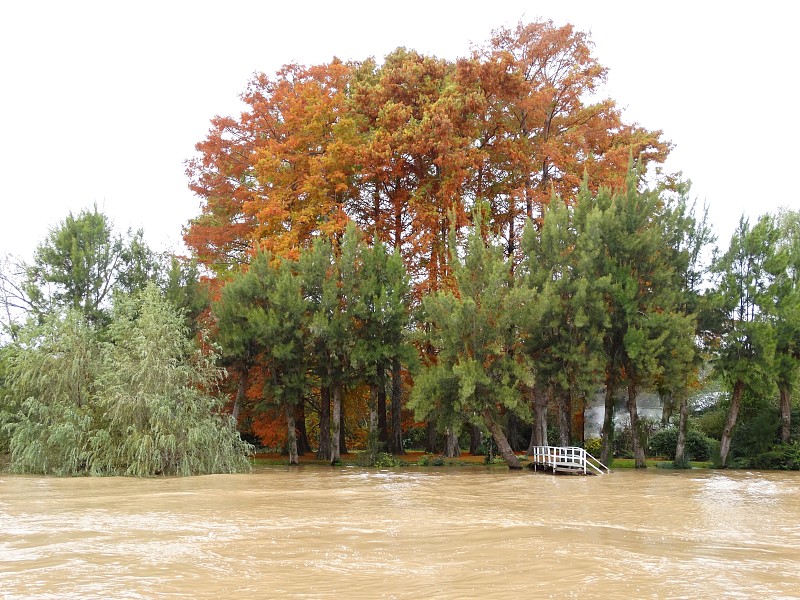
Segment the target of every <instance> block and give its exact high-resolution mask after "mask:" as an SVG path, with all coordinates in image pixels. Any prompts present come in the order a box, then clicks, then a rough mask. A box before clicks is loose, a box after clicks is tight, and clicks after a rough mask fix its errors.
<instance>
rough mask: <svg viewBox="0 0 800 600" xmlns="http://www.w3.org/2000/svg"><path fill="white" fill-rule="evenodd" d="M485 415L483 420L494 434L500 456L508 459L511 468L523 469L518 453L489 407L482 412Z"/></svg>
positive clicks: (507, 462)
mask: <svg viewBox="0 0 800 600" xmlns="http://www.w3.org/2000/svg"><path fill="white" fill-rule="evenodd" d="M481 416H482V417H483V422H484V424H485V425H486V429H488V430H489V433H491V434H492V437H493V438H494V443H495V444H497V450H498V451H499V452H500V456H502V457H503V459H504V460H505V461H506V464H507V465H508V468H509V469H521V468H522V465H521V464H520V463H519V459H518V458H517V455H516V454H514V451H513V450H512V449H511V445H510V444H509V443H508V440H507V439H506V436H505V434H504V433H503V428H502V427H500V425H498V423H497V421H495V420H494V419H493V418H492V413H490V412H489V409H488V408H487V409H486V410H484V411H483V412H482V413H481Z"/></svg>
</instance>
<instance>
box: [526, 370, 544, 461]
mask: <svg viewBox="0 0 800 600" xmlns="http://www.w3.org/2000/svg"><path fill="white" fill-rule="evenodd" d="M531 393H532V394H533V428H532V430H531V443H530V445H529V446H528V456H531V455H533V447H534V446H547V391H546V390H545V388H544V387H543V386H541V385H539V384H535V385H534V386H533V388H532V390H531Z"/></svg>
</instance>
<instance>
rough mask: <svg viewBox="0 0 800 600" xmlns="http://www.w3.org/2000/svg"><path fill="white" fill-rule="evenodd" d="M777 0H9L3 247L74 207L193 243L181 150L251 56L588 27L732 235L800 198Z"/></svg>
mask: <svg viewBox="0 0 800 600" xmlns="http://www.w3.org/2000/svg"><path fill="white" fill-rule="evenodd" d="M795 6H796V3H795V2H793V1H790V0H786V1H782V2H773V1H770V0H767V1H762V2H757V3H755V2H748V3H739V2H735V1H734V2H707V1H700V0H694V1H692V2H683V1H677V2H676V1H671V2H668V1H661V2H648V1H641V0H640V1H638V2H627V1H619V2H610V1H609V2H598V1H597V0H594V1H575V2H569V1H561V2H553V1H552V0H548V1H547V2H544V1H540V0H536V1H528V2H522V1H508V2H506V1H503V0H493V1H488V2H480V3H478V2H474V3H473V2H469V1H461V2H443V1H436V0H427V1H417V0H405V1H403V2H392V3H388V2H380V1H375V0H373V1H364V2H356V1H345V0H339V1H328V2H313V1H306V2H303V1H296V2H281V3H277V2H270V1H266V0H264V1H262V2H254V1H236V0H228V1H226V2H222V1H220V2H201V1H194V2H179V1H166V0H162V1H159V2H150V1H148V0H140V1H138V2H112V1H102V2H81V1H69V2H66V1H65V2H62V1H58V2H56V1H53V2H41V1H36V0H27V1H25V0H8V1H3V2H1V3H0V115H2V134H1V135H0V254H5V253H12V254H14V255H17V256H20V257H22V258H24V259H26V260H27V259H29V258H30V256H31V255H32V252H33V249H34V248H35V246H36V244H37V243H38V242H40V241H41V240H42V239H43V238H44V236H45V235H46V234H47V231H48V229H49V228H52V227H54V226H56V225H57V224H58V223H59V222H60V221H61V220H62V219H63V218H64V217H65V216H66V215H67V213H68V212H69V211H73V212H74V213H77V212H79V211H80V210H81V209H82V208H86V207H91V206H92V205H93V204H94V203H96V204H97V205H98V207H99V208H100V209H101V210H102V211H103V212H105V213H106V214H108V215H110V216H111V218H112V220H113V221H114V224H115V226H116V228H117V229H118V230H125V229H127V228H129V227H132V228H134V229H136V228H139V227H141V228H143V229H144V231H145V237H146V239H147V240H148V242H149V243H150V245H151V246H153V247H154V248H156V249H180V248H181V246H180V244H181V242H180V232H181V228H182V226H183V225H184V224H185V223H186V222H187V221H188V220H189V219H190V218H192V217H193V216H195V215H197V214H198V213H199V207H200V203H199V199H197V198H196V197H194V196H193V195H192V194H191V193H190V192H189V191H188V189H187V178H186V176H185V173H184V164H183V162H184V160H185V159H187V158H189V157H191V156H192V155H193V153H194V145H195V143H197V142H198V141H200V140H201V139H203V137H204V136H205V134H206V132H207V131H208V127H209V119H211V118H212V117H213V116H214V115H216V114H238V112H239V111H240V108H241V107H240V104H239V100H238V95H239V94H240V92H242V90H243V89H244V87H245V85H246V83H247V81H248V79H249V78H250V76H251V74H252V73H253V72H256V71H264V72H266V73H268V74H271V73H274V72H275V71H276V70H277V69H278V68H279V67H280V66H281V65H283V64H285V63H288V62H299V63H302V64H314V63H321V62H325V61H328V60H330V59H331V58H332V57H333V56H334V55H336V56H338V57H339V58H342V59H344V60H348V59H355V60H358V59H364V58H366V57H368V56H375V57H377V58H381V57H383V56H384V55H386V54H387V53H388V52H390V51H391V50H393V49H394V48H396V47H397V46H406V47H408V48H413V49H416V50H418V51H420V52H424V53H429V54H435V55H437V56H440V57H443V58H449V59H455V58H456V57H458V56H465V55H466V54H467V53H468V52H469V49H470V45H471V44H477V43H482V42H483V41H485V40H486V39H488V37H489V36H490V32H491V30H492V29H494V28H497V27H499V26H514V25H515V24H516V23H517V21H519V20H520V19H522V20H524V21H532V20H534V19H536V18H539V17H541V18H546V19H552V20H553V21H554V22H555V23H556V24H557V25H561V24H564V23H567V22H569V23H572V24H574V25H575V26H576V27H577V28H578V29H580V30H583V31H588V32H590V34H591V39H592V40H593V42H594V44H595V56H596V57H597V58H598V59H599V61H600V62H601V63H602V64H604V65H605V66H607V67H608V68H609V70H610V72H609V79H608V84H607V86H606V88H607V89H606V94H607V95H608V96H610V97H612V98H614V99H615V100H616V101H617V102H618V104H619V105H620V106H621V107H623V108H624V110H625V113H624V114H625V117H626V119H627V120H629V121H635V122H638V123H639V124H641V125H643V126H645V127H648V128H650V129H662V130H664V133H665V137H666V138H667V139H669V140H671V141H672V142H673V143H674V144H675V150H674V151H673V153H672V156H671V158H670V160H669V162H668V165H667V166H668V168H669V169H671V170H673V171H677V170H680V171H683V173H684V174H685V176H687V177H689V178H690V179H691V180H692V181H693V184H694V186H693V195H694V196H696V197H697V198H698V199H699V200H700V201H701V202H702V201H707V202H708V204H709V206H710V215H711V218H712V222H713V224H714V225H715V228H716V230H717V232H718V233H719V235H720V244H721V245H723V246H727V241H728V239H729V237H730V234H731V232H732V231H733V228H734V227H735V225H736V223H737V222H738V218H739V215H740V214H742V212H744V213H746V214H747V215H748V216H749V217H750V218H755V217H757V216H758V215H759V214H761V213H763V212H767V211H775V210H776V209H777V208H778V207H779V206H786V207H789V208H792V209H800V193H798V187H797V185H796V174H797V173H798V171H797V168H796V161H797V151H796V144H797V141H798V140H800V108H798V93H797V91H798V85H800V83H798V81H800V79H798V78H799V76H800V67H799V66H798V59H800V46H799V43H798V40H799V39H800V36H799V35H798V27H799V26H800V18H798V15H799V13H800V10H798V9H797V8H795Z"/></svg>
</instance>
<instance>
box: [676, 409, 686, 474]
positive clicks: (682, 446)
mask: <svg viewBox="0 0 800 600" xmlns="http://www.w3.org/2000/svg"><path fill="white" fill-rule="evenodd" d="M678 405H679V411H678V415H679V416H678V444H677V445H676V446H675V465H676V466H685V465H688V464H689V457H688V456H686V437H687V433H688V430H689V402H688V400H687V398H686V396H685V395H684V394H681V397H680V400H679V401H678Z"/></svg>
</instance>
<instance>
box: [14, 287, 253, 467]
mask: <svg viewBox="0 0 800 600" xmlns="http://www.w3.org/2000/svg"><path fill="white" fill-rule="evenodd" d="M104 337H105V338H106V341H103V342H101V341H99V340H98V336H97V335H96V332H95V331H94V329H93V328H92V327H91V326H90V325H88V324H87V323H86V320H85V319H84V318H83V317H82V316H81V315H79V314H78V313H76V312H74V311H73V312H69V313H67V315H66V317H63V318H60V319H59V318H52V319H49V320H48V321H47V322H46V323H45V325H44V326H43V327H37V328H36V329H35V330H32V331H31V332H30V334H29V335H28V337H27V338H26V343H22V344H20V345H19V346H18V348H17V351H16V353H15V355H14V356H13V357H12V359H11V361H10V366H9V370H10V374H9V387H10V391H11V394H10V395H9V397H10V399H11V400H9V401H8V404H9V408H12V409H13V406H12V404H11V402H16V406H18V409H17V410H6V411H5V412H4V414H3V423H4V424H3V427H4V430H5V431H6V432H7V433H8V435H9V439H10V442H9V447H10V451H11V468H12V469H13V470H14V471H17V472H26V473H44V474H49V473H52V474H58V475H81V474H89V475H129V476H137V477H146V476H153V475H193V474H203V473H227V472H239V471H245V470H248V469H249V461H248V458H247V457H248V452H249V450H250V448H249V446H248V445H247V444H246V443H244V442H243V441H242V440H241V439H240V437H239V434H238V433H237V432H236V430H235V428H234V424H233V422H232V420H231V419H230V417H229V416H227V415H223V414H222V413H221V412H220V407H221V400H220V399H219V398H218V397H217V396H215V395H214V394H213V391H214V390H216V384H217V382H218V380H219V378H220V376H221V374H222V373H221V371H220V370H219V369H218V368H217V367H216V366H215V364H214V359H215V356H214V355H213V354H210V353H209V352H207V351H203V350H201V349H199V348H198V347H197V345H196V344H195V342H194V341H193V340H192V339H191V337H190V336H189V334H188V331H187V328H186V325H185V323H184V320H183V318H182V316H181V315H180V314H179V313H178V312H177V311H175V310H174V309H173V308H172V306H171V305H170V304H169V303H168V302H167V301H166V300H164V299H163V298H162V296H161V294H160V292H159V291H158V289H157V288H156V287H155V286H154V285H150V286H148V287H147V288H146V289H145V290H144V291H143V292H141V293H140V294H137V295H133V296H120V297H118V298H117V300H116V303H115V309H114V314H113V318H112V323H111V325H110V326H109V328H108V330H107V331H106V332H105V335H104Z"/></svg>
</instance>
